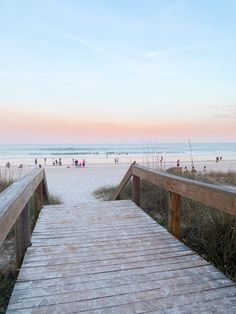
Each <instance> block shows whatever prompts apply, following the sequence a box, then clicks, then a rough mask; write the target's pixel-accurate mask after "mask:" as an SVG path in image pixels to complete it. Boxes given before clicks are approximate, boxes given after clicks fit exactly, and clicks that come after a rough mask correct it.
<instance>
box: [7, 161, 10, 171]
mask: <svg viewBox="0 0 236 314" xmlns="http://www.w3.org/2000/svg"><path fill="white" fill-rule="evenodd" d="M6 167H7V168H8V169H9V168H10V167H11V164H10V163H9V161H8V162H7V163H6Z"/></svg>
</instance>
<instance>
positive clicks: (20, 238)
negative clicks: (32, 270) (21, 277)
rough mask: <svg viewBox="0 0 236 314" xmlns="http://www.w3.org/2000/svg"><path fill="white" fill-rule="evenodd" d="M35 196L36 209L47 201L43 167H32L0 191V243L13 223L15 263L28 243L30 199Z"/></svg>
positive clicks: (20, 257) (18, 262) (19, 259)
mask: <svg viewBox="0 0 236 314" xmlns="http://www.w3.org/2000/svg"><path fill="white" fill-rule="evenodd" d="M32 196H35V200H36V206H37V211H40V209H41V208H42V206H43V203H46V202H48V198H49V195H48V188H47V181H46V176H45V172H44V170H43V169H33V170H32V171H31V172H29V173H28V174H26V175H25V176H23V177H22V178H21V179H19V180H17V181H16V182H14V183H13V184H11V185H10V186H9V187H8V188H7V189H6V190H4V191H3V192H2V193H0V245H1V243H2V242H3V241H4V239H5V238H6V236H7V235H8V233H9V232H10V230H11V229H12V227H13V226H14V225H15V234H16V244H17V246H16V253H17V254H16V255H17V265H19V264H20V262H21V260H22V257H23V255H24V251H25V249H26V247H27V246H29V245H30V235H31V233H30V230H31V228H30V205H29V202H30V199H31V197H32ZM22 254H23V255H22Z"/></svg>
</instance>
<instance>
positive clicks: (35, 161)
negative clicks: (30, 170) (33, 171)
mask: <svg viewBox="0 0 236 314" xmlns="http://www.w3.org/2000/svg"><path fill="white" fill-rule="evenodd" d="M34 164H35V166H37V164H38V160H37V158H35V160H34Z"/></svg>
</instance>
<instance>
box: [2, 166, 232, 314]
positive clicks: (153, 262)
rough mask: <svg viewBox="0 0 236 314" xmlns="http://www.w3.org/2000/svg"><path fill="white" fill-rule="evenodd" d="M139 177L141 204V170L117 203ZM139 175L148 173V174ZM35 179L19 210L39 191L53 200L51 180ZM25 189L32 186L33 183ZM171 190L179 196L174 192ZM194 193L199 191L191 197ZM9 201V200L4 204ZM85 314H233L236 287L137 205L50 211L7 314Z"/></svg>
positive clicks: (66, 207)
mask: <svg viewBox="0 0 236 314" xmlns="http://www.w3.org/2000/svg"><path fill="white" fill-rule="evenodd" d="M133 171H135V175H136V177H134V182H133V183H134V196H133V200H134V201H136V202H137V203H138V202H139V192H138V187H139V181H138V175H139V167H137V166H132V167H131V168H130V169H129V171H128V172H127V175H126V176H125V178H124V180H123V181H122V184H121V185H120V186H119V188H118V190H117V191H116V193H115V195H114V198H118V197H119V193H120V191H121V190H122V186H124V185H125V184H126V182H127V181H128V178H129V177H130V176H131V175H132V173H133ZM140 171H142V172H140V173H144V169H143V168H140ZM36 175H37V176H36V178H38V179H37V180H36V179H35V177H34V176H33V175H31V177H30V180H31V181H32V180H33V182H35V185H34V188H32V189H31V190H30V191H29V190H26V191H25V190H24V189H23V190H22V189H20V186H21V185H20V184H18V185H16V187H15V193H18V194H19V193H20V194H21V196H22V195H24V202H23V200H22V199H21V202H23V203H22V206H21V207H23V206H25V204H26V202H27V200H28V197H27V195H26V192H27V191H28V192H27V193H29V195H30V194H32V193H33V192H34V190H35V189H36V191H38V192H37V193H38V194H39V188H38V187H37V186H38V185H39V186H41V188H40V191H41V192H40V193H41V196H42V195H45V196H46V195H47V188H46V178H45V177H44V176H43V173H42V172H39V173H37V174H36ZM153 176H154V172H152V176H150V178H152V180H153V181H154V179H153V178H154V177H153ZM32 178H34V179H32ZM170 178H171V177H168V178H167V177H166V175H164V178H163V180H164V181H165V180H167V179H168V180H169V179H170ZM146 179H148V176H146ZM173 179H175V178H174V177H173ZM22 182H25V184H26V186H27V185H28V183H27V182H28V181H27V179H23V181H22ZM190 183H191V182H188V184H190ZM179 186H181V185H179ZM168 187H170V188H171V189H175V184H172V185H168ZM183 187H184V183H183V182H182V189H183V191H184V193H185V194H186V193H188V191H187V190H186V189H184V188H183ZM194 189H197V184H196V185H195V187H191V191H193V190H194ZM13 192H14V191H13ZM13 192H12V191H11V195H14V193H13ZM216 192H217V193H218V194H219V193H221V191H219V190H217V191H216ZM179 193H182V192H181V190H179ZM189 193H190V192H189ZM209 193H210V191H209ZM212 193H213V192H212ZM227 193H228V194H227V195H228V196H226V198H225V201H226V203H227V197H231V198H232V195H231V194H230V191H228V192H227ZM18 194H17V195H18ZM7 195H8V192H6V193H5V201H6V203H7V199H8V197H7ZM29 195H28V196H29ZM194 195H195V194H194ZM19 199H20V198H19V197H18V198H15V201H14V202H10V203H9V206H8V211H5V212H9V211H10V208H11V211H12V210H13V209H14V208H16V207H15V206H14V204H15V203H16V202H19ZM173 200H174V201H175V202H174V201H173ZM173 202H174V203H173ZM170 203H171V204H172V206H171V213H172V214H173V213H174V212H176V210H177V209H178V202H176V198H175V197H170ZM232 204H233V205H234V203H232ZM5 205H6V204H5ZM229 207H230V205H229V203H228V205H227V208H229ZM12 208H13V209H12ZM18 208H19V207H18ZM25 208H27V205H26V206H25ZM14 210H15V209H14ZM227 210H229V209H227ZM171 213H170V216H171V215H172V214H171ZM172 216H173V217H175V218H176V217H177V216H178V215H176V213H175V214H173V215H172ZM4 217H5V218H4ZM11 217H12V216H9V215H5V216H3V218H1V217H0V218H1V219H0V221H2V223H3V222H4V220H5V221H10V218H11ZM173 217H172V218H171V219H170V221H171V222H172V227H173V228H172V231H173V232H176V233H177V231H178V227H176V221H178V219H173ZM11 219H12V222H13V221H14V219H13V218H11ZM173 224H174V226H173ZM9 225H10V224H9ZM2 226H3V224H2ZM170 229H171V228H170ZM176 230H177V231H176ZM6 232H7V231H6ZM6 232H5V233H6ZM2 238H3V237H2ZM21 242H22V241H21ZM80 312H82V313H99V314H101V313H234V312H236V285H235V283H234V282H233V281H231V280H230V279H228V278H226V277H225V275H224V274H222V273H221V272H220V271H218V270H217V269H216V268H215V267H213V266H212V265H211V264H210V263H209V262H207V261H206V260H204V259H203V258H202V257H200V256H199V255H198V254H197V253H195V252H194V251H192V250H191V249H189V248H188V247H187V246H185V245H184V244H183V243H181V242H180V241H179V240H178V239H177V238H176V237H174V236H173V235H172V234H171V233H169V232H168V231H167V230H165V229H164V228H163V227H161V226H160V225H158V224H157V223H156V222H155V221H154V220H153V219H152V218H150V217H149V216H148V215H147V214H146V213H144V212H143V211H142V210H141V209H140V208H139V207H138V206H137V205H136V204H135V202H132V201H129V200H125V201H124V200H123V201H115V200H113V201H107V202H101V201H94V202H87V203H81V204H78V205H71V206H70V205H45V206H44V207H43V208H42V210H41V212H40V214H39V218H38V221H37V224H36V226H35V229H34V231H33V235H32V238H31V246H29V247H28V249H27V251H26V254H25V256H24V260H23V264H22V266H21V269H20V273H19V276H18V280H17V283H16V285H15V288H14V291H13V293H12V296H11V300H10V303H9V306H8V310H7V313H9V314H10V313H19V314H20V313H22V314H27V313H80Z"/></svg>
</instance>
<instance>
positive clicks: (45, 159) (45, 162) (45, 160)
mask: <svg viewBox="0 0 236 314" xmlns="http://www.w3.org/2000/svg"><path fill="white" fill-rule="evenodd" d="M46 164H47V158H46V157H45V158H44V165H45V166H46Z"/></svg>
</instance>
